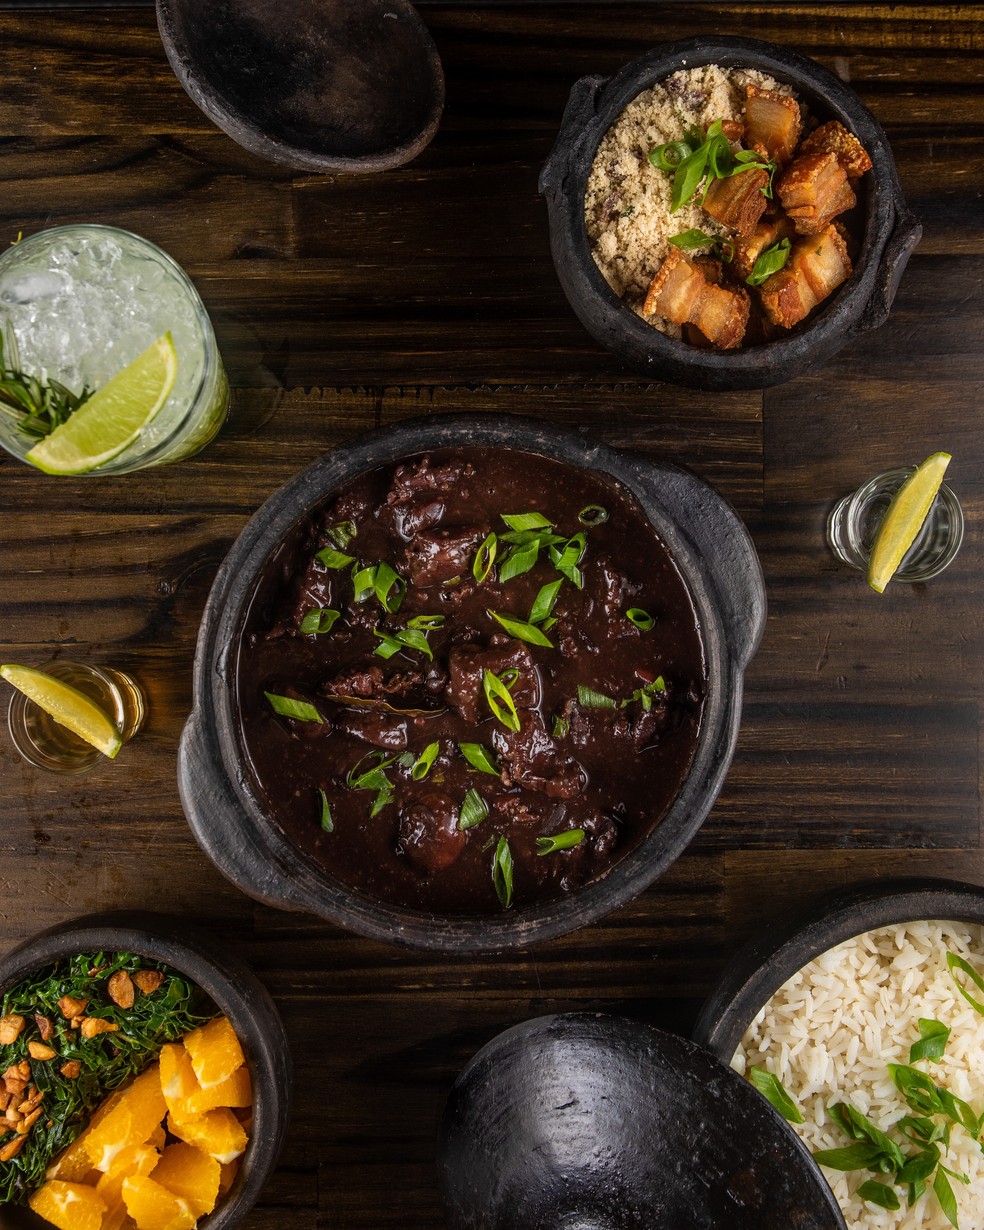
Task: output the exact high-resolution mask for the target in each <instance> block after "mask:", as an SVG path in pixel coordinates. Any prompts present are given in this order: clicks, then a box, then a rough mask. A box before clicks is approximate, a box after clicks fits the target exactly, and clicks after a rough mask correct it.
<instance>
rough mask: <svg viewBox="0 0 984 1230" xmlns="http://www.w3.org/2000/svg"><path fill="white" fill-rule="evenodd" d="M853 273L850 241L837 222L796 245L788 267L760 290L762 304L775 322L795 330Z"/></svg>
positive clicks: (773, 276)
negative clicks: (848, 251)
mask: <svg viewBox="0 0 984 1230" xmlns="http://www.w3.org/2000/svg"><path fill="white" fill-rule="evenodd" d="M850 276H851V258H850V257H849V256H848V254H847V244H846V243H845V242H844V237H843V235H842V234H841V232H840V230H839V229H838V227H837V226H836V225H830V226H828V227H827V229H826V230H825V231H823V232H822V233H821V234H820V235H808V236H804V237H803V238H801V239H797V240H796V242H795V243H794V244H793V247H792V251H791V252H790V255H789V260H788V261H787V262H786V264H785V266H784V267H783V268H782V269H780V270H779V272H778V273H774V274H773V275H772V276H771V277H770V278H767V279H766V281H765V282H763V283H762V286H761V287H760V288H759V289H760V294H761V299H762V307H763V308H764V309H765V314H766V316H767V317H768V319H769V320H770V321H771V322H772V323H773V324H774V325H781V326H782V327H783V328H784V329H791V328H792V327H793V325H797V324H799V322H800V321H801V320H804V319H805V318H806V317H807V316H808V315H809V314H810V312H812V311H813V309H814V308H815V307H816V306H817V304H818V303H821V302H822V301H823V300H824V299H826V298H827V296H828V295H830V294H832V293H833V292H834V291H835V290H836V289H837V287H838V286H840V285H841V284H842V283H843V282H846V281H847V279H848V278H849V277H850Z"/></svg>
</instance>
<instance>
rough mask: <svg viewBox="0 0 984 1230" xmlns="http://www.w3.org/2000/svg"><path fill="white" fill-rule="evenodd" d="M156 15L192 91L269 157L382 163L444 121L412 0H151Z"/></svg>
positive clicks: (324, 165) (332, 170)
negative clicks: (154, 2)
mask: <svg viewBox="0 0 984 1230" xmlns="http://www.w3.org/2000/svg"><path fill="white" fill-rule="evenodd" d="M157 24H158V27H159V29H160V34H161V41H162V42H163V44H164V50H165V51H166V52H167V58H168V60H169V61H170V62H171V67H172V68H173V69H174V74H175V76H176V77H177V78H178V80H179V81H180V82H181V84H182V85H183V86H184V88H185V90H186V91H187V93H188V95H189V96H190V98H191V99H192V101H193V102H195V103H196V104H197V105H198V106H199V107H200V108H201V109H202V111H204V112H205V114H206V115H207V116H208V117H209V119H211V120H212V121H213V122H214V123H215V124H217V125H218V127H219V128H221V129H222V130H223V132H226V133H228V134H229V136H230V137H232V139H233V140H234V141H238V142H239V144H240V145H242V146H243V147H244V148H246V149H248V150H250V151H251V153H254V154H258V155H259V156H260V157H261V158H267V159H269V160H270V161H271V162H278V163H282V164H283V165H285V166H289V167H297V168H299V169H300V170H305V171H314V172H321V173H325V174H336V173H339V172H341V173H362V172H366V171H385V170H388V169H389V168H391V167H398V166H402V165H403V164H404V163H406V162H409V161H410V160H411V159H412V158H416V156H417V155H418V154H419V153H420V152H421V151H422V150H423V149H424V147H425V146H426V145H427V144H428V142H429V141H430V140H431V138H432V137H433V136H434V133H435V132H436V131H437V127H438V124H439V123H440V119H441V112H442V111H443V109H444V70H443V69H442V67H441V61H440V57H439V56H438V54H437V48H436V47H435V46H434V41H433V39H432V38H431V36H430V34H429V32H428V30H427V27H426V26H425V25H424V23H423V21H421V19H420V15H419V14H418V13H417V10H416V9H415V8H414V7H413V5H412V4H410V3H409V0H360V2H359V3H358V4H353V3H351V0H291V2H290V3H289V4H288V5H287V6H286V7H285V6H284V5H283V4H282V3H281V2H280V0H206V2H204V3H203V0H157Z"/></svg>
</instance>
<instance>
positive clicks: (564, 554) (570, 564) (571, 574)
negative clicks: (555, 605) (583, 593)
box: [550, 533, 586, 589]
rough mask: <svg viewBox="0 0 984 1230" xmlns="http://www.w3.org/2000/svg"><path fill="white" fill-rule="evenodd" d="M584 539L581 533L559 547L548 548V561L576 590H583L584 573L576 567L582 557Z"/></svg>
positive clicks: (555, 545) (554, 545)
mask: <svg viewBox="0 0 984 1230" xmlns="http://www.w3.org/2000/svg"><path fill="white" fill-rule="evenodd" d="M585 543H586V539H585V536H584V534H583V533H581V534H575V535H574V536H573V537H572V538H568V539H567V541H566V542H565V543H563V544H561V545H557V544H553V545H551V547H550V559H551V561H552V563H553V566H554V567H555V568H556V569H557V571H558V572H560V573H562V574H563V575H564V576H565V577H566V578H567V579H568V581H570V583H571V584H572V585H573V586H575V587H576V588H577V589H583V588H584V573H583V572H582V571H581V569H580V568H579V567H578V564H580V562H581V560H582V558H583V557H584V548H585Z"/></svg>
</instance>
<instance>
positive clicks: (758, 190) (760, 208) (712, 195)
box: [704, 170, 769, 235]
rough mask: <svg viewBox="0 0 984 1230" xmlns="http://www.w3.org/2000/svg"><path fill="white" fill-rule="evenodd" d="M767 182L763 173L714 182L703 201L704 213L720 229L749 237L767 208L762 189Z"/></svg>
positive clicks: (756, 172) (743, 174)
mask: <svg viewBox="0 0 984 1230" xmlns="http://www.w3.org/2000/svg"><path fill="white" fill-rule="evenodd" d="M768 182H769V173H768V171H764V170H754V171H740V172H739V173H738V174H737V175H729V176H728V178H727V179H716V180H714V182H713V183H712V184H711V186H710V188H709V189H708V192H707V196H706V197H705V198H704V209H705V210H706V211H707V212H708V213H709V214H710V215H711V217H712V218H713V219H714V220H715V221H716V222H720V223H721V225H722V226H726V227H727V228H728V230H730V231H734V232H735V233H736V234H738V235H750V234H751V233H752V231H754V230H755V224H756V223H757V222H758V220H759V218H761V216H762V214H763V213H764V212H765V207H766V205H767V204H768V201H767V200H766V198H765V196H764V195H763V193H762V189H763V188H765V187H766V186H767V184H768Z"/></svg>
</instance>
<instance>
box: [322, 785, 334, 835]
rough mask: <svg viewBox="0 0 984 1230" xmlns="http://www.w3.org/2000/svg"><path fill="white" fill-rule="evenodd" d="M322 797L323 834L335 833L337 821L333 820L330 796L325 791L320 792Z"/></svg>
mask: <svg viewBox="0 0 984 1230" xmlns="http://www.w3.org/2000/svg"><path fill="white" fill-rule="evenodd" d="M318 794H319V795H320V796H321V820H320V824H321V831H322V832H323V833H334V831H335V821H334V820H333V819H332V818H331V806H330V805H329V803H328V796H327V795H326V794H325V792H324V791H323V790H319V791H318Z"/></svg>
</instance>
